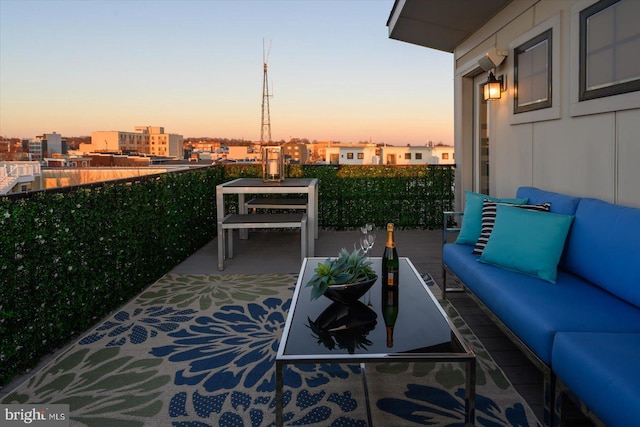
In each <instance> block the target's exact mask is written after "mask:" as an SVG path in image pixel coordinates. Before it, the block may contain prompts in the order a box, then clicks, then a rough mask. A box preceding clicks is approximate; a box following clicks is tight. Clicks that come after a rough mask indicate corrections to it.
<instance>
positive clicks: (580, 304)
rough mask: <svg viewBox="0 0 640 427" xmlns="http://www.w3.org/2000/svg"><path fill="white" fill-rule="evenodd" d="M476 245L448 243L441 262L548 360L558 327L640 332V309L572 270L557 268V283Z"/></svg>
mask: <svg viewBox="0 0 640 427" xmlns="http://www.w3.org/2000/svg"><path fill="white" fill-rule="evenodd" d="M472 250H473V247H472V246H467V245H457V244H452V243H448V244H446V245H444V248H443V253H442V259H443V262H444V263H445V265H447V266H448V267H449V268H450V269H451V270H452V271H453V272H455V274H456V275H457V276H458V277H459V278H460V280H462V281H463V282H464V284H465V285H466V286H467V288H468V289H469V290H470V291H472V292H473V293H474V294H475V295H476V296H477V297H478V298H479V299H480V300H482V302H483V303H484V304H485V305H486V306H487V308H489V309H490V310H491V311H492V312H493V313H494V314H495V315H496V316H497V317H498V318H499V319H500V320H501V321H502V322H503V323H504V324H505V325H507V327H508V328H509V329H511V331H513V332H514V333H515V334H516V335H517V336H518V337H519V338H520V339H521V340H522V341H523V342H524V343H525V344H526V345H527V346H528V347H529V348H530V349H531V350H532V351H533V352H534V353H535V354H536V355H537V356H538V357H539V358H540V360H542V361H543V362H544V363H546V364H548V365H550V364H551V346H552V344H553V337H554V335H555V333H556V332H557V331H578V332H580V331H596V332H598V331H599V332H634V333H636V332H637V333H640V310H638V309H637V308H636V307H634V306H633V305H631V304H628V303H627V302H625V301H623V300H621V299H618V298H616V297H614V296H613V295H611V294H610V293H608V292H606V291H604V290H603V289H601V288H599V287H597V286H593V285H592V284H590V283H588V282H586V281H585V280H583V279H581V278H579V277H577V276H575V275H573V274H570V273H568V272H566V271H564V270H561V269H559V270H558V275H557V279H556V284H555V285H554V284H551V283H547V282H544V281H541V280H539V279H536V278H534V277H531V276H525V275H523V274H521V273H517V272H514V271H510V270H505V269H502V268H498V267H495V266H492V265H489V264H483V263H480V262H476V260H477V259H478V256H477V255H473V254H472V253H471V251H472ZM612 313H615V315H612Z"/></svg>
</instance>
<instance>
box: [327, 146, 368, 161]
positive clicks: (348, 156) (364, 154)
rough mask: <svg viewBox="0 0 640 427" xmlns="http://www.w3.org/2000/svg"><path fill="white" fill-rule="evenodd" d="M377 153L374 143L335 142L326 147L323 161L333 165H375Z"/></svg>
mask: <svg viewBox="0 0 640 427" xmlns="http://www.w3.org/2000/svg"><path fill="white" fill-rule="evenodd" d="M379 154H380V150H379V148H378V147H376V145H375V144H337V145H331V146H328V147H326V149H325V156H326V157H325V161H326V162H327V163H330V164H334V165H337V164H340V165H377V164H380V157H379Z"/></svg>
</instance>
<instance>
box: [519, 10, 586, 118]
mask: <svg viewBox="0 0 640 427" xmlns="http://www.w3.org/2000/svg"><path fill="white" fill-rule="evenodd" d="M560 16H561V14H560V13H557V14H555V15H553V16H551V17H549V18H548V19H546V20H545V21H543V22H541V23H540V24H538V25H536V26H535V27H533V28H531V29H530V30H528V31H526V32H525V33H523V34H521V35H520V36H518V37H516V38H515V39H514V40H513V41H511V43H509V52H510V53H511V54H510V55H509V57H508V58H507V63H508V65H509V66H510V67H511V69H512V70H513V65H514V62H515V59H514V57H515V55H514V54H513V51H514V49H515V48H516V47H518V46H520V45H522V44H524V43H526V42H527V41H529V40H531V39H533V38H534V37H537V36H538V35H540V34H542V33H544V32H545V31H547V30H549V29H551V31H552V39H553V45H552V46H551V49H550V50H551V51H552V52H551V58H552V62H551V63H552V69H551V87H552V89H553V92H552V99H551V107H550V108H542V109H539V110H533V111H528V112H525V113H519V114H515V112H514V109H513V103H512V104H511V108H509V124H511V125H518V124H522V123H534V122H541V121H546V120H556V119H559V118H561V117H562V112H561V111H560V103H561V100H562V96H561V94H562V87H561V86H562V80H561V76H560V70H561V58H560V49H562V45H563V41H562V38H561V36H560V35H561V31H560V30H561V20H560ZM510 77H511V81H515V80H514V79H513V74H511V76H510ZM573 80H574V81H575V80H577V79H573ZM511 86H512V87H514V84H512V85H511ZM514 91H515V89H513V88H512V89H511V90H509V89H507V93H508V94H509V96H514V95H513V92H514Z"/></svg>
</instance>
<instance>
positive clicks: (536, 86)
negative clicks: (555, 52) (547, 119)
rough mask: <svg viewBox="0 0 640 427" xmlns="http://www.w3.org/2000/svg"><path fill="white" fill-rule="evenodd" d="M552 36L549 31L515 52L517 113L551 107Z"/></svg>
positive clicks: (514, 107)
mask: <svg viewBox="0 0 640 427" xmlns="http://www.w3.org/2000/svg"><path fill="white" fill-rule="evenodd" d="M552 34H553V32H552V30H551V29H549V30H547V31H545V32H544V33H542V34H540V35H538V36H537V37H534V38H532V39H531V40H529V41H527V42H525V43H523V44H521V45H520V46H518V47H516V48H515V49H514V54H515V55H514V56H515V60H514V61H515V63H514V71H513V72H514V81H515V82H514V84H515V95H514V97H513V103H514V106H513V111H514V113H515V114H518V113H524V112H527V111H533V110H540V109H543V108H549V107H551V93H552V85H551V76H552V64H551V52H552V45H551V43H552V40H551V36H552Z"/></svg>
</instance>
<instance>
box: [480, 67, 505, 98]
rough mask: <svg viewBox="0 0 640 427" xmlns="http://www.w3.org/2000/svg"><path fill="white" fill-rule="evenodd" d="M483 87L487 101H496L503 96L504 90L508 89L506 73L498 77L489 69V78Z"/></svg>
mask: <svg viewBox="0 0 640 427" xmlns="http://www.w3.org/2000/svg"><path fill="white" fill-rule="evenodd" d="M483 89H484V100H485V101H495V100H496V99H500V98H501V97H502V92H504V91H505V90H506V85H505V81H504V75H501V76H499V77H498V78H496V76H494V75H493V71H489V78H488V79H487V82H486V83H485V84H484V87H483Z"/></svg>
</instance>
